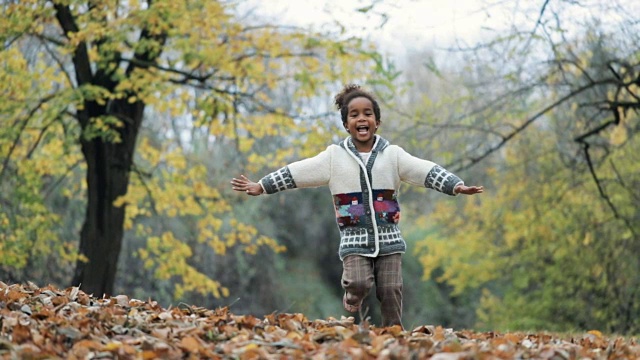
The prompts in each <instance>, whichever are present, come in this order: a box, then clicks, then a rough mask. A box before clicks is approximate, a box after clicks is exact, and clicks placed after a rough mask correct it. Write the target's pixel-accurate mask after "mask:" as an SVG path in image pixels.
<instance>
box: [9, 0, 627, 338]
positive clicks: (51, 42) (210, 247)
mask: <svg viewBox="0 0 640 360" xmlns="http://www.w3.org/2000/svg"><path fill="white" fill-rule="evenodd" d="M170 3H172V2H165V1H155V2H153V4H154V5H153V6H151V5H150V4H151V3H149V4H147V3H146V2H132V3H131V9H136V7H137V10H136V11H131V12H128V13H127V14H125V13H126V11H125V12H124V13H123V10H122V8H118V10H114V9H110V8H109V5H105V7H104V8H103V9H102V10H103V11H105V13H107V14H112V15H113V16H115V17H116V18H118V19H128V20H127V21H124V20H122V21H121V22H120V23H118V24H119V25H122V28H121V29H120V32H116V31H115V30H113V29H112V30H107V29H105V24H107V25H108V22H107V23H105V22H104V21H105V20H104V18H99V17H97V16H94V15H95V14H97V11H98V10H96V9H95V8H94V7H92V6H93V5H92V3H91V2H87V3H84V2H81V1H70V2H69V1H67V2H66V3H65V4H66V5H65V6H68V8H69V9H71V10H72V12H74V14H76V15H77V16H78V19H79V21H83V23H84V25H85V27H84V28H83V29H82V30H81V31H78V34H76V36H68V37H67V38H64V37H62V36H61V34H60V29H58V28H56V25H55V21H54V20H55V17H56V10H57V11H60V7H58V6H57V5H60V4H63V3H59V2H57V1H54V2H49V1H26V2H13V1H2V2H1V4H2V5H1V6H2V9H3V13H4V17H5V18H7V19H9V21H7V22H3V25H0V29H1V30H2V31H0V34H3V35H0V36H1V37H2V40H3V49H2V51H0V59H1V60H0V63H1V64H2V66H1V68H0V94H2V98H3V99H5V100H3V101H2V102H0V114H1V115H0V122H1V125H2V126H1V127H0V280H1V281H4V282H23V281H27V280H30V281H34V282H36V283H39V284H41V285H44V284H47V283H53V284H56V285H58V286H68V285H70V284H71V279H72V277H73V273H74V271H75V267H76V266H78V264H86V263H87V262H89V264H91V259H89V258H87V257H86V256H85V255H84V254H82V253H81V252H79V251H78V243H79V234H80V230H81V228H82V226H83V222H84V221H85V216H86V212H87V210H86V209H87V200H86V199H87V191H88V189H87V182H86V172H87V171H88V170H87V165H86V163H85V161H84V158H83V153H82V150H81V139H87V138H96V137H98V138H100V139H102V141H104V142H113V143H117V142H118V141H121V139H120V137H121V135H122V134H123V132H122V131H123V130H122V129H123V128H125V129H126V128H127V126H129V125H128V124H122V122H121V121H119V120H118V119H117V118H113V117H109V116H102V117H95V118H92V119H91V124H90V125H86V124H81V123H80V122H78V121H77V116H75V115H74V114H77V113H78V111H82V110H81V108H82V107H83V106H84V104H85V103H86V99H87V98H90V99H91V101H102V100H100V99H103V100H104V101H107V102H108V101H109V99H111V97H113V98H118V97H122V96H125V95H126V96H127V97H126V99H129V100H130V101H131V102H132V103H135V102H138V101H142V102H143V103H144V104H146V105H147V107H146V108H145V111H144V115H143V119H144V121H143V122H142V123H141V127H140V133H139V135H138V138H137V141H136V144H135V156H134V160H133V165H132V167H131V168H130V169H129V172H130V179H129V183H128V188H127V189H128V190H127V192H126V194H121V196H119V197H118V198H117V199H115V200H114V202H113V206H116V207H125V208H126V215H125V218H124V220H123V223H122V227H123V229H124V234H123V237H122V247H121V250H120V255H119V258H117V276H116V278H115V282H114V284H113V289H114V292H116V293H126V294H129V295H130V296H132V297H134V298H141V299H144V298H149V297H151V298H153V299H156V300H158V301H159V302H161V303H162V304H163V305H165V306H169V305H177V304H179V303H181V302H182V303H190V304H196V305H199V306H206V307H216V306H230V307H231V309H232V311H233V312H236V313H251V314H255V315H262V314H268V313H272V312H303V313H304V314H305V315H306V316H307V317H310V318H326V317H329V316H334V317H339V316H341V315H347V313H346V312H344V310H343V309H342V308H341V296H342V289H341V287H340V276H341V264H340V260H339V259H338V257H337V246H338V238H339V237H338V231H337V228H336V224H335V219H334V212H333V211H332V201H331V197H330V196H329V193H328V190H327V189H322V188H321V189H307V190H294V191H289V192H284V193H280V194H277V195H274V196H262V197H258V198H250V197H247V196H244V194H238V193H234V192H232V191H231V190H230V185H229V180H230V179H231V177H233V176H237V175H239V174H246V175H247V176H249V177H250V178H252V179H254V180H257V179H259V178H260V177H261V176H263V175H264V174H266V173H268V172H270V171H273V170H275V169H277V168H279V167H281V166H283V165H284V164H286V163H288V162H291V161H294V160H296V159H299V158H302V157H307V156H312V155H314V154H316V153H317V152H319V151H321V150H323V149H324V148H325V147H326V146H327V145H328V144H330V143H335V142H337V141H338V140H340V139H342V138H344V137H345V136H346V133H345V132H344V131H343V129H342V127H341V124H340V120H339V114H338V113H337V111H335V110H334V109H333V107H332V97H333V95H334V94H335V93H336V92H337V91H339V89H340V88H341V86H342V85H343V84H344V83H346V82H355V83H360V84H362V85H364V86H365V87H368V88H370V89H372V90H374V91H375V92H376V94H377V95H378V97H379V99H380V101H381V103H382V104H383V112H382V114H383V119H382V126H381V128H380V130H379V134H380V135H382V136H384V137H385V138H387V139H389V140H390V141H391V142H392V143H395V144H398V145H401V146H403V147H404V148H405V149H406V150H407V151H408V152H410V153H412V154H413V155H415V156H418V157H421V158H425V159H430V160H432V161H435V162H437V163H439V164H441V165H444V166H445V167H447V168H448V169H450V170H453V171H454V172H456V173H457V174H458V175H460V176H461V177H462V178H463V179H465V180H466V182H467V184H471V185H476V184H477V185H484V186H485V193H484V194H482V195H480V196H474V197H464V198H463V197H457V198H449V197H446V196H443V195H441V194H438V193H435V192H430V191H427V190H426V189H421V188H415V187H409V186H404V185H403V187H402V189H401V196H400V200H401V204H402V206H403V221H402V227H403V231H404V235H405V238H406V240H407V243H408V245H409V251H408V252H407V254H406V255H405V257H404V282H405V291H404V294H405V306H404V325H405V327H407V328H412V327H413V326H418V325H422V324H440V325H444V326H448V327H455V328H477V329H489V330H550V331H574V330H585V329H587V330H588V329H599V330H602V331H607V332H616V333H626V334H637V333H639V332H640V322H638V320H637V319H639V318H640V278H639V277H638V276H637V274H638V273H639V272H640V269H639V266H640V258H639V257H638V255H637V254H638V253H640V238H639V232H640V225H639V224H640V206H639V204H640V190H639V189H640V155H638V154H639V153H640V140H638V138H637V137H636V135H637V133H638V131H639V130H640V122H639V121H638V109H639V108H640V91H639V90H638V87H639V86H640V49H639V48H638V44H640V39H639V38H638V37H639V36H640V35H639V34H640V31H638V30H640V29H638V27H639V25H638V24H639V22H638V19H637V17H634V16H635V15H632V14H634V13H633V12H630V11H629V9H628V8H627V6H626V5H628V4H625V3H624V2H616V1H613V2H610V1H591V2H584V3H582V2H581V3H580V4H577V3H576V2H570V1H559V2H553V3H552V2H548V1H547V2H544V3H543V4H538V5H537V7H530V6H531V4H527V5H523V4H520V2H514V4H511V5H509V4H507V6H511V7H512V8H511V10H512V11H511V12H510V14H511V16H512V18H509V17H506V18H505V22H507V23H509V24H514V23H516V19H517V18H525V19H528V21H522V22H521V23H522V24H523V25H522V26H510V27H509V26H507V27H506V30H502V29H501V30H499V31H498V30H491V29H489V30H487V29H485V30H484V31H487V32H488V33H487V34H486V35H485V38H486V39H489V40H486V41H482V42H480V43H477V44H469V45H467V44H461V43H459V44H458V45H457V46H455V47H452V48H450V49H447V51H446V52H442V51H435V50H434V49H429V48H427V49H419V50H414V51H412V52H411V53H409V54H407V56H405V57H402V58H400V59H398V58H397V57H396V58H394V60H393V61H392V60H390V59H389V58H388V57H387V56H386V54H382V53H380V52H379V51H378V50H377V49H376V45H375V44H374V43H372V42H369V41H365V40H363V39H359V38H354V37H351V36H347V35H345V34H344V33H340V32H338V33H318V32H314V31H311V30H309V29H303V28H293V30H292V28H290V27H285V26H281V24H275V23H270V22H269V20H265V19H260V18H259V17H257V16H255V14H254V13H251V12H250V13H249V14H246V13H240V11H239V10H238V8H235V7H234V6H232V3H227V2H217V1H216V2H198V1H196V2H192V3H193V4H199V6H205V4H209V5H207V6H209V7H211V6H214V5H213V4H215V6H214V7H215V11H216V14H218V17H217V18H216V17H212V19H209V21H210V22H207V23H206V26H211V27H214V28H215V26H216V25H218V26H219V27H218V28H216V29H215V34H216V35H215V37H216V38H217V39H220V38H224V37H225V34H227V35H228V38H226V39H223V42H222V43H223V44H225V46H227V45H228V46H229V47H228V48H225V49H223V50H224V51H234V50H233V49H234V45H235V46H236V47H239V48H243V49H262V50H261V51H263V50H264V51H273V53H271V55H269V54H264V56H260V57H255V58H253V60H255V61H245V58H244V57H243V55H238V56H239V58H236V59H228V61H227V60H219V63H216V64H210V63H208V62H207V61H209V60H210V58H211V57H216V58H222V57H224V56H226V55H225V53H224V51H222V52H220V51H213V50H214V49H210V48H209V47H210V46H212V45H211V44H210V43H208V42H207V41H209V40H211V39H210V38H208V37H207V36H213V35H211V33H207V32H204V31H203V32H201V33H200V34H199V35H198V34H197V33H195V32H190V31H189V28H188V25H189V23H188V22H185V19H181V18H180V17H179V16H176V17H175V18H174V17H168V16H166V14H165V15H162V14H164V13H163V12H164V11H170V10H167V9H165V8H164V7H163V6H169V7H171V6H177V5H169V4H170ZM179 3H180V4H182V2H179ZM382 3H384V2H382ZM516 3H518V4H519V5H518V4H516ZM54 4H55V5H56V6H54ZM105 4H111V3H110V2H105ZM185 4H186V3H185ZM380 4H381V2H378V1H376V2H373V3H372V7H371V8H368V10H366V11H365V10H362V9H364V8H361V9H360V11H359V12H361V13H365V15H366V13H367V12H368V11H370V12H371V14H370V16H379V14H380V11H382V10H381V9H384V8H381V5H380ZM147 5H149V6H147ZM365 8H366V7H365ZM131 9H128V10H131ZM576 9H579V10H580V11H584V10H585V9H587V10H589V11H587V12H586V14H593V15H592V16H584V17H580V18H577V17H575V16H572V12H575V11H576ZM174 10H175V11H178V9H177V8H175V9H174ZM192 10H193V9H192ZM196 10H197V9H196ZM213 10H214V9H208V11H213ZM109 11H112V12H111V13H109ZM179 11H186V10H184V9H179ZM189 11H191V10H189ZM354 11H356V10H354ZM485 11H487V12H491V11H495V8H494V7H491V6H488V5H487V7H486V9H485ZM158 13H160V14H161V15H157V14H158ZM92 14H93V15H92ZM383 15H384V14H383ZM92 16H93V17H92ZM154 16H160V19H163V21H167V24H164V25H162V24H160V25H162V26H165V25H166V26H167V28H162V29H159V30H158V31H160V32H162V31H168V30H166V29H172V30H171V31H174V30H175V31H176V32H175V33H173V32H171V31H169V34H170V35H171V36H174V37H173V38H171V39H172V41H167V42H163V43H161V44H160V43H154V42H152V41H148V42H146V43H145V42H140V43H138V44H137V45H135V46H138V47H145V46H147V47H148V46H160V45H161V47H162V52H161V55H159V57H158V59H157V61H156V63H155V65H157V70H158V71H164V72H163V75H159V74H155V75H157V76H151V75H154V74H151V75H150V74H148V73H137V75H136V73H131V74H125V73H119V75H118V76H121V77H122V78H120V79H119V81H120V84H121V87H127V89H128V90H126V91H124V90H123V91H122V92H118V90H114V91H113V92H111V93H109V91H107V90H105V88H102V87H100V86H98V85H95V86H85V87H79V86H78V84H77V79H75V77H76V76H77V75H76V74H74V72H73V71H72V65H71V55H70V54H72V53H73V51H74V49H77V46H78V44H81V43H83V41H84V43H85V44H89V45H95V44H96V43H99V42H100V41H101V39H102V41H104V39H105V38H104V37H101V36H102V35H104V33H105V31H113V33H110V36H112V37H117V38H118V39H119V41H122V43H125V44H128V46H129V45H130V44H129V43H128V41H130V40H127V38H133V36H134V34H135V32H136V31H139V29H140V28H147V29H149V28H153V27H151V26H150V25H149V24H155V22H154V21H155V20H154ZM107 17H108V16H107ZM605 19H614V20H613V21H605ZM160 25H158V26H159V27H161V26H160ZM202 26H203V29H205V28H204V26H205V25H202ZM176 29H177V30H176ZM249 29H267V30H268V31H265V32H264V33H258V34H259V35H255V36H248V37H243V36H241V35H238V34H242V33H243V32H245V31H250V30H249ZM178 30H179V31H178ZM101 34H102V35H101ZM185 34H186V35H189V36H188V37H187V36H186V35H185ZM275 39H279V40H278V41H275ZM234 41H238V43H237V44H236V43H234ZM252 42H253V43H252ZM249 43H250V44H249ZM113 44H116V42H114V43H113ZM301 44H306V45H304V46H303V45H301ZM300 46H302V47H300ZM305 46H306V47H305ZM287 47H291V48H290V49H288V50H291V52H287V51H283V50H282V49H285V50H286V49H287ZM99 49H100V51H104V53H100V54H98V53H93V54H92V55H91V56H93V59H92V61H93V62H92V64H94V65H93V66H94V71H95V70H96V69H101V68H102V67H103V66H104V67H109V66H113V65H110V64H113V63H114V62H113V61H111V60H110V59H111V57H116V56H117V55H118V54H119V52H118V51H124V52H126V50H122V49H118V48H117V47H115V45H114V47H108V46H102V47H99ZM195 49H198V51H195ZM200 50H202V51H200ZM217 50H220V49H217ZM296 50H302V51H301V52H300V53H296V54H295V55H294V52H295V51H296ZM307 50H308V51H309V53H308V54H307V53H305V51H307ZM246 51H248V52H246V53H245V54H244V56H246V57H247V58H249V57H253V56H255V53H251V51H252V50H246ZM241 53H242V52H240V53H238V54H241ZM285 53H286V54H288V55H287V56H283V54H285ZM278 54H279V55H278ZM443 54H444V55H443ZM240 58H242V59H240ZM281 58H287V60H286V61H285V60H282V59H281ZM288 58H291V59H293V60H292V61H289V59H288ZM225 61H227V62H225ZM116 63H117V62H116ZM176 64H182V65H181V66H182V67H176ZM167 69H169V70H167ZM207 71H212V72H211V73H210V74H215V76H220V78H219V79H218V80H217V81H218V82H215V81H212V80H211V79H208V78H207V79H204V78H201V77H202V76H203V74H206V73H207ZM218 71H219V72H220V73H218ZM172 73H173V74H178V75H180V77H177V78H176V77H171V75H172ZM34 75H37V76H34ZM199 77H200V78H199ZM132 88H136V89H138V90H136V92H135V95H133V93H132V92H131V89H132ZM133 97H135V98H133ZM145 97H146V98H145ZM141 98H142V99H141ZM79 108H80V109H79ZM373 294H374V293H373V292H372V295H371V296H370V299H368V301H367V304H366V307H367V311H366V314H365V316H370V317H371V319H372V321H373V322H374V323H378V322H379V312H378V306H377V301H376V300H375V299H373V297H374V296H373Z"/></svg>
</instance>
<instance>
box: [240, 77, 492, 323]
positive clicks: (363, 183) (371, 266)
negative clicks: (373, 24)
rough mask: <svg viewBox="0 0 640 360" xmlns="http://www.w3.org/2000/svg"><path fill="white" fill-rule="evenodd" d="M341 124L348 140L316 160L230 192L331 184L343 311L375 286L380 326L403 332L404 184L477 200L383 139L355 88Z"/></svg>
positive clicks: (348, 90) (373, 104) (373, 112)
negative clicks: (401, 203) (399, 196)
mask: <svg viewBox="0 0 640 360" xmlns="http://www.w3.org/2000/svg"><path fill="white" fill-rule="evenodd" d="M335 104H336V106H337V108H338V110H339V111H340V115H341V117H342V124H343V125H344V127H345V129H346V130H347V132H348V133H349V134H350V136H349V137H347V138H346V139H345V140H343V141H341V142H340V143H339V144H338V145H330V146H329V147H327V149H326V150H324V151H323V152H321V153H319V154H318V155H316V156H314V157H312V158H308V159H304V160H300V161H297V162H294V163H291V164H289V165H287V166H285V167H283V168H281V169H279V170H277V171H275V172H273V173H271V174H269V175H267V176H265V177H263V178H262V179H261V180H260V181H259V182H257V183H255V182H253V181H251V180H249V179H248V178H246V177H245V176H244V175H241V176H240V178H239V179H236V178H234V179H233V180H231V184H232V186H233V190H236V191H244V192H246V193H247V194H248V195H253V196H257V195H260V194H263V193H267V194H273V193H276V192H278V191H283V190H288V189H294V188H307V187H317V186H322V185H328V186H329V190H330V191H331V194H332V195H333V199H334V205H335V211H336V219H337V223H338V227H339V229H340V247H339V251H338V254H339V256H340V259H341V260H342V263H343V273H342V287H343V288H344V290H345V294H344V297H343V301H342V303H343V306H344V308H345V309H346V310H347V311H350V312H357V311H358V310H359V309H360V306H361V305H362V301H363V299H364V298H365V297H366V296H367V294H368V293H369V290H370V289H371V287H372V286H373V284H374V283H375V284H376V296H377V298H378V300H379V301H380V306H381V313H382V326H392V325H400V326H402V269H401V265H402V258H401V256H402V255H401V254H403V253H404V252H405V250H406V244H405V242H404V240H403V239H402V236H401V234H400V230H399V228H398V222H399V220H400V207H399V205H398V200H397V194H398V188H399V187H400V182H401V181H404V182H407V183H409V184H413V185H419V186H425V187H427V188H431V189H435V190H437V191H440V192H443V193H445V194H448V195H456V194H467V195H472V194H477V193H481V192H482V191H483V188H482V186H466V185H464V183H463V182H462V180H460V178H458V177H457V176H456V175H454V174H452V173H450V172H448V171H447V170H445V169H443V168H442V167H440V166H438V165H437V164H435V163H433V162H430V161H427V160H422V159H418V158H416V157H413V156H411V155H409V154H408V153H407V152H405V151H404V150H403V149H402V148H400V147H399V146H396V145H390V144H389V142H388V141H387V140H385V139H383V138H382V137H380V136H379V135H375V133H376V131H377V130H378V127H379V126H380V123H381V122H380V119H381V117H380V107H379V106H378V102H377V101H376V100H375V98H374V97H373V96H372V95H371V94H370V93H368V92H367V91H365V90H363V89H361V88H360V86H358V85H347V86H345V87H344V89H343V90H342V91H341V92H340V93H339V94H338V95H336V97H335Z"/></svg>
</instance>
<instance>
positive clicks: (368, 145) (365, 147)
mask: <svg viewBox="0 0 640 360" xmlns="http://www.w3.org/2000/svg"><path fill="white" fill-rule="evenodd" d="M352 141H353V145H354V146H355V147H356V150H358V152H361V153H368V152H371V150H372V149H373V145H374V144H375V143H376V138H375V137H373V138H372V139H370V140H369V141H367V142H361V141H357V140H355V139H352Z"/></svg>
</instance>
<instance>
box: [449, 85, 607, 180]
mask: <svg viewBox="0 0 640 360" xmlns="http://www.w3.org/2000/svg"><path fill="white" fill-rule="evenodd" d="M608 83H611V80H609V79H605V80H601V81H598V82H593V83H590V84H587V85H585V86H582V87H580V88H578V89H575V90H573V91H571V92H570V93H568V94H567V95H565V96H563V97H562V98H560V99H559V100H557V101H555V102H553V103H552V104H550V105H548V106H546V107H545V108H544V109H542V110H540V111H538V112H537V113H536V114H534V115H533V116H532V117H530V118H529V119H527V120H526V121H525V122H524V123H523V124H522V125H520V126H518V127H516V129H515V130H514V131H512V132H511V133H509V134H507V135H503V136H502V140H501V141H500V142H499V143H497V144H495V145H494V146H492V147H490V148H489V149H488V150H486V151H485V152H484V153H482V154H480V156H477V157H475V158H471V159H470V162H469V163H468V164H466V165H462V166H458V167H454V166H452V165H451V164H448V165H447V166H448V167H451V168H452V169H454V170H455V171H461V170H466V169H468V168H470V167H472V166H473V165H475V164H477V163H479V162H480V161H482V160H483V159H485V158H486V157H488V156H489V155H491V154H493V153H494V152H496V151H497V150H499V149H500V148H502V147H503V146H504V145H505V144H506V143H507V142H509V141H510V140H511V139H512V138H513V137H515V136H516V135H518V134H519V133H521V132H522V131H524V130H525V129H526V128H527V127H528V126H529V125H531V124H532V123H534V122H535V121H536V120H538V119H539V118H540V117H542V116H543V115H545V114H546V113H547V112H549V111H551V110H553V109H554V108H556V107H557V106H559V105H561V104H563V103H564V102H565V101H567V100H569V99H571V98H573V97H575V96H576V95H578V94H580V93H582V92H583V91H586V90H589V89H591V88H593V87H594V86H597V85H602V84H608Z"/></svg>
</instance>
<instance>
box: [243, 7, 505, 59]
mask: <svg viewBox="0 0 640 360" xmlns="http://www.w3.org/2000/svg"><path fill="white" fill-rule="evenodd" d="M372 2H374V1H373V0H325V1H318V0H267V1H264V0H262V1H261V0H250V3H251V4H252V6H256V8H257V9H258V10H257V12H259V13H260V16H266V17H269V16H272V17H275V18H277V19H278V21H279V22H280V23H290V24H299V25H303V26H308V25H311V26H315V27H318V28H324V29H327V28H329V29H330V28H331V27H332V26H333V25H331V24H332V21H334V20H337V21H339V22H340V23H342V24H344V25H345V26H347V27H348V28H349V30H350V31H351V32H352V33H353V34H356V35H358V36H362V37H365V38H368V39H371V40H374V41H376V42H377V43H378V44H379V45H380V46H381V47H382V50H383V51H388V52H400V53H404V52H405V51H406V50H407V49H414V48H424V47H425V46H437V47H447V46H450V45H451V44H452V41H453V40H454V39H455V38H458V39H463V40H465V41H473V40H474V39H477V36H478V35H479V34H480V33H481V28H482V27H483V25H485V24H487V23H488V22H489V23H490V22H491V21H492V20H496V19H495V17H494V18H493V19H492V17H491V16H489V14H488V13H487V12H486V11H484V10H483V9H485V6H484V5H483V2H482V1H479V0H456V1H442V0H396V1H393V2H391V1H386V2H382V3H381V4H378V5H376V7H375V8H374V10H373V11H371V12H369V13H367V14H364V13H361V12H358V11H357V10H356V9H358V8H362V7H364V6H366V5H368V4H371V3H372ZM391 3H393V4H391ZM380 13H385V14H387V15H388V20H387V21H386V23H384V25H383V26H381V25H382V22H383V18H382V17H381V16H380V15H379V14H380ZM494 16H495V13H494Z"/></svg>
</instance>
